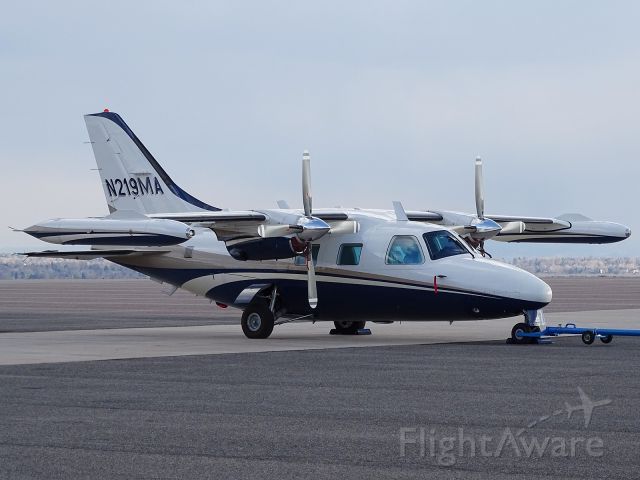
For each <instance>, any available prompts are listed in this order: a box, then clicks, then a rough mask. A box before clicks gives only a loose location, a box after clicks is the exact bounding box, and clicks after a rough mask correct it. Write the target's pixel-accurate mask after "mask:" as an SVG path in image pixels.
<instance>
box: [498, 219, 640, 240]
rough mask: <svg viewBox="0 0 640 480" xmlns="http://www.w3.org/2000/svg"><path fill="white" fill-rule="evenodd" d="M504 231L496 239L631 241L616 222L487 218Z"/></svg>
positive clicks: (621, 226)
mask: <svg viewBox="0 0 640 480" xmlns="http://www.w3.org/2000/svg"><path fill="white" fill-rule="evenodd" d="M486 218H489V219H491V220H493V221H494V222H496V223H498V224H499V225H500V226H501V227H502V230H501V231H500V233H498V235H496V236H495V237H493V240H497V241H500V242H531V243H613V242H619V241H621V240H624V239H626V238H628V237H629V236H630V235H631V230H630V229H629V228H628V227H626V226H625V225H621V224H618V223H613V222H602V221H597V220H591V219H590V218H587V217H585V216H583V215H578V214H566V215H560V216H559V217H525V216H512V215H487V216H486Z"/></svg>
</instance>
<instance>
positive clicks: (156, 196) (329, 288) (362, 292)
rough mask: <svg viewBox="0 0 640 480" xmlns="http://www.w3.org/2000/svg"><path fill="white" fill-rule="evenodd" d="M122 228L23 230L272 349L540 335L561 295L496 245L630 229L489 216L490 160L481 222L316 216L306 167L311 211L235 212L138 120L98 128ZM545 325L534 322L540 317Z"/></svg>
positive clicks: (425, 214) (584, 239)
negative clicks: (294, 339)
mask: <svg viewBox="0 0 640 480" xmlns="http://www.w3.org/2000/svg"><path fill="white" fill-rule="evenodd" d="M85 122H86V125H87V130H88V132H89V138H90V141H91V145H92V147H93V152H94V154H95V158H96V162H97V164H98V171H99V173H100V177H101V180H102V187H103V189H104V193H105V196H106V199H107V204H108V207H109V211H110V215H108V216H106V217H102V218H83V219H54V220H48V221H45V222H42V223H39V224H36V225H33V226H31V227H29V228H26V229H25V230H23V231H24V232H26V233H28V234H30V235H32V236H34V237H36V238H39V239H41V240H44V241H47V242H50V243H56V244H63V245H86V246H90V247H91V248H90V249H89V250H81V251H45V252H31V253H27V254H26V255H28V256H30V257H62V258H74V259H92V258H98V257H103V258H105V259H107V260H109V261H112V262H114V263H117V264H119V265H123V266H125V267H127V268H131V269H133V270H136V271H138V272H142V273H143V274H145V275H148V276H149V277H151V278H152V279H154V280H157V281H159V282H163V283H167V284H170V285H171V289H172V291H175V290H176V289H177V288H184V289H186V290H188V291H190V292H193V293H195V294H197V295H201V296H204V297H207V298H208V299H210V300H211V301H214V302H216V303H217V304H218V305H220V306H223V307H224V306H233V307H237V308H239V309H242V310H243V315H242V321H241V323H242V330H243V331H244V333H245V335H246V336H247V337H249V338H267V337H268V336H269V335H270V334H271V332H272V330H273V328H274V325H278V324H282V323H287V322H290V321H294V320H301V319H306V320H311V321H320V320H325V321H333V322H334V323H335V329H336V330H337V331H338V332H339V333H355V332H357V331H358V330H359V329H360V328H362V327H364V325H365V322H366V321H373V322H383V323H388V322H393V321H395V320H405V321H408V320H415V321H424V320H448V321H454V320H477V319H492V318H502V317H511V316H516V315H521V314H523V313H524V314H525V318H526V319H527V322H525V323H518V324H517V325H516V326H515V327H514V330H513V332H512V335H513V336H514V339H515V340H516V341H519V342H526V341H527V339H526V338H522V337H519V336H518V333H521V332H523V331H532V330H533V329H535V328H536V327H535V325H534V319H535V316H536V315H535V312H536V311H538V310H539V309H542V308H543V307H544V306H545V305H547V304H548V303H549V302H550V301H551V288H550V287H549V286H548V285H547V284H546V283H545V282H543V281H542V280H540V279H538V278H537V277H535V276H534V275H532V274H530V273H528V272H525V271H524V270H520V269H518V268H515V267H513V266H510V265H506V264H504V263H501V262H498V261H494V260H491V259H490V258H488V257H489V255H488V254H487V253H486V251H485V242H486V241H487V240H489V239H492V240H498V241H506V242H575V243H607V242H617V241H620V240H624V239H625V238H627V237H629V235H630V234H631V232H630V230H629V229H628V228H627V227H625V226H623V225H619V224H615V223H610V222H595V221H592V220H589V219H587V218H586V217H582V216H576V215H573V216H563V217H558V218H543V217H540V218H538V217H535V218H534V217H522V216H509V215H486V214H485V213H484V194H483V188H482V162H481V161H480V160H479V159H478V160H476V171H475V175H476V177H475V178H476V181H475V190H476V214H467V213H459V212H450V211H440V210H425V211H408V210H405V209H404V207H403V206H402V204H401V203H399V202H394V203H393V206H394V208H393V210H388V211H386V210H373V209H359V208H345V209H342V208H332V209H327V208H323V209H314V208H313V207H312V200H311V198H312V197H311V175H310V158H309V154H308V153H307V152H305V153H304V155H303V159H302V209H295V208H293V209H292V208H289V206H288V205H287V204H286V203H285V202H283V201H280V202H278V207H279V208H278V209H264V210H251V211H232V210H222V209H220V208H218V207H213V206H211V205H209V204H207V203H204V202H203V201H201V200H198V199H197V198H195V197H193V196H192V195H190V194H188V193H187V192H185V191H184V190H182V189H181V188H180V187H178V186H177V185H176V184H175V183H174V182H173V181H172V180H171V178H170V177H169V175H167V173H166V172H165V171H164V169H163V168H162V167H161V166H160V164H159V163H158V162H157V161H156V159H155V158H154V157H153V156H152V155H151V153H150V152H149V150H147V148H146V147H145V146H144V145H143V144H142V142H141V141H140V140H139V139H138V137H137V136H136V135H135V134H134V133H133V131H132V130H131V129H130V128H129V127H128V126H127V124H126V123H125V122H124V120H123V119H122V118H121V117H120V116H119V115H118V114H116V113H113V112H109V111H108V110H105V111H104V112H101V113H95V114H91V115H86V116H85ZM531 312H533V314H532V313H531Z"/></svg>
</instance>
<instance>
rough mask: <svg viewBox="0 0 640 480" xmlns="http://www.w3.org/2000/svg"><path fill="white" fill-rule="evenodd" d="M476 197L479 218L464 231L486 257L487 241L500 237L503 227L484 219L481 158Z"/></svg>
mask: <svg viewBox="0 0 640 480" xmlns="http://www.w3.org/2000/svg"><path fill="white" fill-rule="evenodd" d="M475 196H476V214H477V217H476V218H474V219H473V220H472V221H471V223H470V224H469V225H467V226H464V227H463V231H464V232H465V233H467V232H468V238H469V243H470V244H471V245H472V246H473V247H474V248H476V249H477V250H478V251H479V252H480V253H481V254H482V256H483V257H484V256H486V255H489V253H488V252H487V251H486V250H485V249H484V242H485V240H487V239H489V238H492V237H495V236H496V235H498V234H499V233H500V231H501V230H502V227H501V226H500V225H499V224H498V223H496V222H494V221H493V220H491V219H490V218H485V217H484V179H483V176H482V159H481V158H480V157H477V158H476V172H475ZM489 257H491V255H489Z"/></svg>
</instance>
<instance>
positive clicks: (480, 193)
mask: <svg viewBox="0 0 640 480" xmlns="http://www.w3.org/2000/svg"><path fill="white" fill-rule="evenodd" d="M476 212H477V213H478V218H479V219H481V220H483V219H484V182H483V180H482V159H481V158H480V157H478V158H476Z"/></svg>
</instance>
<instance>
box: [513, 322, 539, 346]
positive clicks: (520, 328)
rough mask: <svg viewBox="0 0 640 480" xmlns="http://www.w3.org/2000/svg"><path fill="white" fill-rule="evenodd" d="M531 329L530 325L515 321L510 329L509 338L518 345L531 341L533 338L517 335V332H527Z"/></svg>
mask: <svg viewBox="0 0 640 480" xmlns="http://www.w3.org/2000/svg"><path fill="white" fill-rule="evenodd" d="M530 331H531V327H530V326H529V325H527V324H526V323H524V322H522V323H516V324H515V325H514V326H513V328H512V329H511V340H512V342H513V343H517V344H518V345H524V344H526V343H532V342H531V340H535V339H532V338H528V337H519V336H518V332H522V333H529V332H530Z"/></svg>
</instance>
